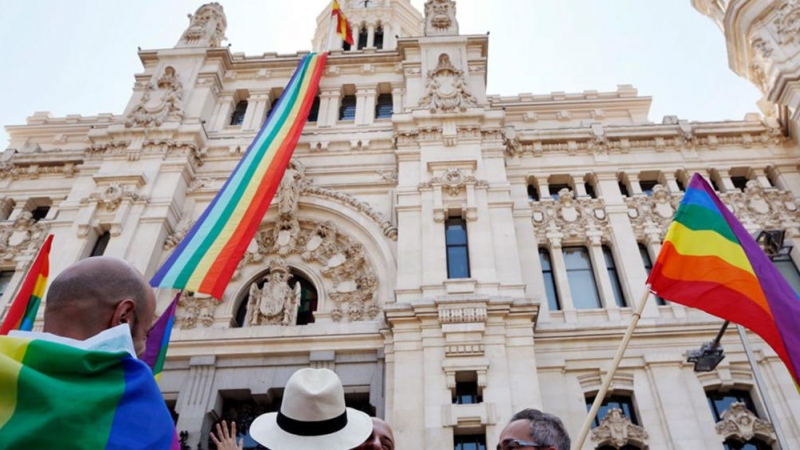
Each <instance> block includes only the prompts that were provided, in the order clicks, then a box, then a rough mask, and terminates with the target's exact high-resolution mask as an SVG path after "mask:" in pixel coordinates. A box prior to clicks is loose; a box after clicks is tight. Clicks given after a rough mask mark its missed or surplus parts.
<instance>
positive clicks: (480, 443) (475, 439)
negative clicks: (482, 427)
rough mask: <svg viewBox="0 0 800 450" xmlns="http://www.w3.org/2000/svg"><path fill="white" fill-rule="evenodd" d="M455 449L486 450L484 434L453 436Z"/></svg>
mask: <svg viewBox="0 0 800 450" xmlns="http://www.w3.org/2000/svg"><path fill="white" fill-rule="evenodd" d="M453 443H454V447H453V448H454V449H455V450H486V435H484V434H460V435H456V436H453Z"/></svg>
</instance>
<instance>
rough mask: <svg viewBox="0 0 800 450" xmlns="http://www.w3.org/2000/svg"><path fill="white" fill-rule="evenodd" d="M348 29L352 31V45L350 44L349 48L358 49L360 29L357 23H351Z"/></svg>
mask: <svg viewBox="0 0 800 450" xmlns="http://www.w3.org/2000/svg"><path fill="white" fill-rule="evenodd" d="M350 31H352V32H353V45H351V46H350V50H351V51H352V50H358V34H359V33H360V32H361V29H360V28H359V26H358V25H355V24H351V27H350Z"/></svg>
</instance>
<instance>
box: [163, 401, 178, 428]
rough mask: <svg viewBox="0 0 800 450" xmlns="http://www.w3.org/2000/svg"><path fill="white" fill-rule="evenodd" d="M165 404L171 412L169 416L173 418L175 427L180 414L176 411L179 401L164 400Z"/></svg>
mask: <svg viewBox="0 0 800 450" xmlns="http://www.w3.org/2000/svg"><path fill="white" fill-rule="evenodd" d="M164 403H166V404H167V409H168V410H169V415H170V416H172V423H173V425H174V424H176V423H178V412H177V411H175V406H176V405H177V403H178V401H177V400H164Z"/></svg>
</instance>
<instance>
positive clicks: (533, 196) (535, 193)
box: [528, 184, 539, 202]
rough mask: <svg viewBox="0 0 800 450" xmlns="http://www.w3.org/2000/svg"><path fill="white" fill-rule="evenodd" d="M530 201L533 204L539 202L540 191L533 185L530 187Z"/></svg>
mask: <svg viewBox="0 0 800 450" xmlns="http://www.w3.org/2000/svg"><path fill="white" fill-rule="evenodd" d="M528 200H530V201H533V202H538V201H539V190H538V189H536V186H534V185H532V184H529V185H528Z"/></svg>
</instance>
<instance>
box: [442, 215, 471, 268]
mask: <svg viewBox="0 0 800 450" xmlns="http://www.w3.org/2000/svg"><path fill="white" fill-rule="evenodd" d="M445 245H446V246H447V278H469V248H468V247H467V223H466V222H465V221H464V219H462V218H460V217H451V218H449V219H447V222H446V223H445Z"/></svg>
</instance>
